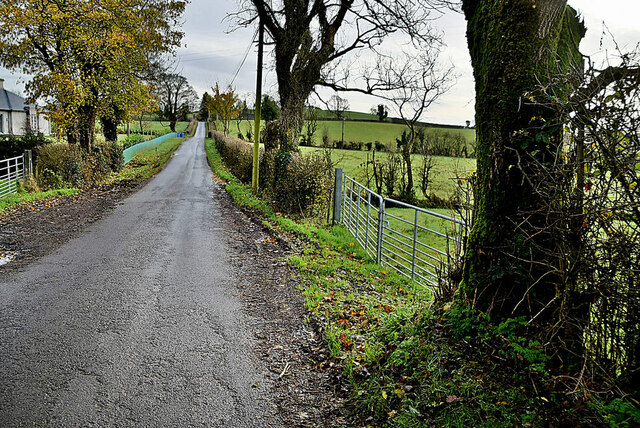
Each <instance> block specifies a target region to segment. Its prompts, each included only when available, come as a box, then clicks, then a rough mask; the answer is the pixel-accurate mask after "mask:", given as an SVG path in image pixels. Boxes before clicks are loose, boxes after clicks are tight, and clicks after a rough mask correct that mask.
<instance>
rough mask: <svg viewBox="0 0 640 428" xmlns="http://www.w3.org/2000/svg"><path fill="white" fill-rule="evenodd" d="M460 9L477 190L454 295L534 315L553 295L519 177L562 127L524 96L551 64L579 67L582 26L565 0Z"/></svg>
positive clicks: (476, 2)
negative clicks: (469, 72)
mask: <svg viewBox="0 0 640 428" xmlns="http://www.w3.org/2000/svg"><path fill="white" fill-rule="evenodd" d="M462 7H463V11H464V13H465V17H466V19H467V39H468V43H469V51H470V54H471V61H472V65H473V70H474V77H475V82H476V124H477V125H476V138H477V161H478V186H477V189H478V190H477V194H476V195H475V198H476V213H475V219H476V221H475V224H474V226H473V228H472V230H471V232H470V235H469V239H468V242H467V249H466V255H465V263H464V277H463V283H462V285H461V287H460V294H459V297H460V298H462V299H463V300H465V301H466V302H467V303H468V304H471V305H474V306H475V307H477V308H478V309H480V310H483V311H488V312H492V313H493V314H495V315H498V316H499V317H500V316H510V315H512V314H527V315H535V314H537V313H538V312H539V311H540V310H541V309H543V308H545V307H546V308H547V309H551V308H550V306H551V305H549V302H552V301H554V298H555V297H556V296H557V293H558V291H559V290H557V288H556V286H557V282H556V281H555V280H554V275H553V274H549V268H548V266H545V260H544V257H545V256H544V254H543V253H542V252H541V251H540V249H541V248H545V247H548V246H549V245H552V243H550V242H545V239H548V236H547V235H545V234H540V235H539V236H536V234H535V233H533V231H534V230H535V229H536V228H537V227H539V226H541V225H542V222H544V218H541V217H542V216H540V215H538V216H537V215H536V213H537V212H538V211H539V208H541V207H542V206H543V205H544V204H545V201H544V200H541V197H540V196H539V195H537V194H536V192H535V189H534V187H535V183H534V182H531V181H529V179H533V180H535V177H533V171H534V170H533V165H534V163H535V162H534V160H535V161H539V162H544V161H545V160H548V159H549V156H553V155H554V154H555V152H556V148H557V146H558V144H561V141H562V126H561V125H562V122H563V120H562V118H561V117H558V113H557V112H556V111H555V110H552V109H549V108H546V107H544V106H542V105H541V104H537V103H534V102H529V100H528V99H527V98H528V97H527V93H528V92H529V91H533V90H534V89H536V87H537V86H538V85H540V84H544V83H547V82H548V81H549V76H550V75H553V74H554V73H557V72H558V64H560V66H561V68H562V69H564V70H568V69H569V68H570V67H572V66H573V67H578V68H579V67H580V65H579V63H580V57H579V54H578V52H577V42H579V40H580V39H581V38H582V36H583V35H584V28H583V27H582V24H581V23H579V22H578V20H577V17H576V13H575V11H574V10H573V9H571V8H568V7H567V6H566V0H534V1H532V0H464V1H463V6H462ZM572 41H574V42H575V43H572ZM547 305H549V306H547ZM545 312H546V311H545Z"/></svg>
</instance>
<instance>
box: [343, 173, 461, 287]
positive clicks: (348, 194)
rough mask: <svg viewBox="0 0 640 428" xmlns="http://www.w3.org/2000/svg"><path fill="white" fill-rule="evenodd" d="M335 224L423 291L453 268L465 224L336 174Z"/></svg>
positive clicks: (377, 260)
mask: <svg viewBox="0 0 640 428" xmlns="http://www.w3.org/2000/svg"><path fill="white" fill-rule="evenodd" d="M335 194H336V201H335V206H334V220H335V221H336V222H339V223H342V224H343V225H344V226H345V227H346V228H347V229H348V230H349V231H350V232H351V234H352V235H353V236H354V238H355V239H356V241H358V243H359V244H360V245H361V246H362V248H364V250H365V251H366V252H367V253H368V254H369V255H370V256H371V257H372V258H374V259H375V260H376V262H378V263H381V264H383V265H385V266H389V267H390V268H391V269H393V270H395V271H396V272H398V273H399V274H401V275H404V276H406V277H408V278H410V279H413V280H415V281H416V282H418V283H419V284H421V285H423V286H437V285H438V283H439V281H443V280H446V278H447V277H448V274H449V270H450V268H451V267H453V266H457V265H458V264H459V262H460V260H461V257H462V252H463V240H464V237H465V233H466V224H465V222H464V221H462V220H459V219H456V218H453V217H449V216H446V215H443V214H440V213H437V212H434V211H430V210H426V209H423V208H420V207H416V206H414V205H410V204H406V203H404V202H401V201H397V200H394V199H390V198H384V197H382V196H380V195H379V194H377V193H376V192H374V191H373V190H371V189H368V188H367V187H365V186H363V185H362V184H360V183H358V182H357V181H356V180H354V179H353V178H351V177H348V176H347V175H345V174H344V173H343V172H342V170H341V169H337V170H336V193H335Z"/></svg>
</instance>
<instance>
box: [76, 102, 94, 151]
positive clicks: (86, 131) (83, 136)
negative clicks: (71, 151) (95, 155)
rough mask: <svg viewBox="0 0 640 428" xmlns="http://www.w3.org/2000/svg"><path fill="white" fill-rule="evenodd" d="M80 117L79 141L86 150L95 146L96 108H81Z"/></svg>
mask: <svg viewBox="0 0 640 428" xmlns="http://www.w3.org/2000/svg"><path fill="white" fill-rule="evenodd" d="M79 116H80V117H79V119H78V143H79V145H80V148H81V149H82V150H84V151H86V152H88V151H89V150H90V149H91V146H93V141H94V136H95V128H96V110H95V108H93V107H91V106H85V107H82V108H80V110H79Z"/></svg>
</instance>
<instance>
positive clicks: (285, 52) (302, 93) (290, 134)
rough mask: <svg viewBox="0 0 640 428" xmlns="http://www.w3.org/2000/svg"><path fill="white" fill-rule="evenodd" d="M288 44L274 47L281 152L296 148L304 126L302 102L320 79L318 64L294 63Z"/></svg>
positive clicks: (293, 52)
mask: <svg viewBox="0 0 640 428" xmlns="http://www.w3.org/2000/svg"><path fill="white" fill-rule="evenodd" d="M290 48H291V47H290V46H285V47H282V48H280V49H277V48H276V71H277V75H278V94H279V95H280V106H281V110H282V114H281V116H280V119H278V124H279V126H280V151H283V152H288V151H292V150H296V149H297V147H298V140H299V138H300V134H301V133H302V127H303V125H304V105H305V103H306V102H307V99H308V98H309V95H310V94H311V91H313V88H314V87H315V85H316V83H317V82H318V81H319V80H320V68H321V66H322V65H321V63H320V62H319V61H318V62H307V63H306V64H305V65H306V66H305V67H304V68H297V67H296V66H295V64H294V63H293V61H294V59H295V58H296V55H295V51H289V49H290Z"/></svg>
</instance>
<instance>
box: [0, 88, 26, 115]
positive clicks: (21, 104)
mask: <svg viewBox="0 0 640 428" xmlns="http://www.w3.org/2000/svg"><path fill="white" fill-rule="evenodd" d="M28 106H30V105H29V104H27V102H26V101H25V99H24V98H22V97H21V96H19V95H16V94H14V93H13V92H9V91H7V90H6V89H0V110H4V111H24V108H25V107H28Z"/></svg>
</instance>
